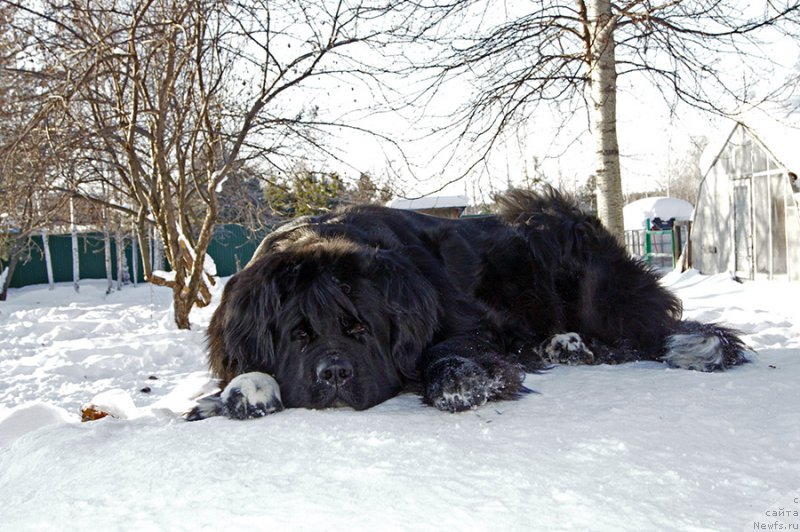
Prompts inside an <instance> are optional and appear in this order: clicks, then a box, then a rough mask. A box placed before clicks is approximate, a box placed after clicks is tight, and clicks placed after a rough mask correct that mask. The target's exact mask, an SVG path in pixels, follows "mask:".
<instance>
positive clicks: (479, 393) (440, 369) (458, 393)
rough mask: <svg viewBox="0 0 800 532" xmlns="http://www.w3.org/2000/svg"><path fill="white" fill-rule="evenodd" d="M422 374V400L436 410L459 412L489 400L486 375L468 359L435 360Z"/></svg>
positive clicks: (488, 383)
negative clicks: (423, 379)
mask: <svg viewBox="0 0 800 532" xmlns="http://www.w3.org/2000/svg"><path fill="white" fill-rule="evenodd" d="M426 373H427V375H426V377H427V378H426V382H425V392H424V397H423V398H424V400H425V402H426V403H428V404H430V405H432V406H435V407H436V408H438V409H439V410H445V411H447V412H461V411H462V410H468V409H470V408H475V407H478V406H481V405H483V404H484V403H486V401H488V400H489V396H490V393H491V385H490V378H489V374H488V372H487V371H486V370H485V369H483V368H482V367H481V366H480V365H478V364H477V363H475V362H473V361H472V360H470V359H468V358H464V357H460V356H450V357H445V358H442V359H439V360H437V361H436V362H435V363H434V364H433V365H431V367H430V368H428V370H427V372H426Z"/></svg>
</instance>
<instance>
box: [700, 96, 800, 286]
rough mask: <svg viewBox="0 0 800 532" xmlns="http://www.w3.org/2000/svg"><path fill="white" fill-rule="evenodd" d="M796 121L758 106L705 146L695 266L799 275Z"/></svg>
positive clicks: (741, 273) (749, 274) (751, 275)
mask: <svg viewBox="0 0 800 532" xmlns="http://www.w3.org/2000/svg"><path fill="white" fill-rule="evenodd" d="M782 114H784V115H785V113H782ZM797 126H800V121H797V120H796V119H795V120H794V121H792V117H791V115H789V116H783V117H780V116H776V114H774V113H773V114H769V113H767V112H765V111H763V110H760V109H756V110H752V111H750V112H748V113H746V114H745V115H743V116H742V117H741V118H740V119H739V120H737V121H735V122H734V123H732V125H731V127H730V128H729V129H728V130H727V131H725V134H724V135H723V136H721V137H720V138H719V139H716V141H712V144H711V145H710V146H709V148H708V149H706V151H705V153H704V154H703V158H702V160H701V168H702V169H703V170H704V177H703V180H702V183H701V185H700V188H699V191H698V196H697V200H696V202H695V215H694V223H693V228H692V234H691V245H692V266H693V267H695V268H697V269H698V270H700V271H701V272H702V273H707V274H713V273H720V272H731V273H732V274H734V275H736V276H737V277H739V278H741V279H757V278H765V279H788V280H792V281H797V280H800V212H798V197H797V191H798V189H797V184H796V181H797V173H798V172H800V128H799V127H797Z"/></svg>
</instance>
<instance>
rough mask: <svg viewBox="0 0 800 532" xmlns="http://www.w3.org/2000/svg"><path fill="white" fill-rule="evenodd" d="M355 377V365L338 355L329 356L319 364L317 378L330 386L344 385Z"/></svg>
mask: <svg viewBox="0 0 800 532" xmlns="http://www.w3.org/2000/svg"><path fill="white" fill-rule="evenodd" d="M352 377H353V365H352V364H351V363H350V361H349V360H347V359H344V358H341V357H338V356H335V355H334V356H327V357H325V358H323V359H322V360H320V361H319V364H317V378H318V379H319V380H320V381H321V382H324V383H326V384H328V385H330V386H342V385H343V384H344V383H345V382H347V381H349V380H350V379H351V378H352Z"/></svg>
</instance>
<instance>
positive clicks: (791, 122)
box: [700, 105, 800, 175]
mask: <svg viewBox="0 0 800 532" xmlns="http://www.w3.org/2000/svg"><path fill="white" fill-rule="evenodd" d="M739 125H741V126H743V127H745V128H747V130H748V131H750V132H751V133H752V134H753V135H754V136H755V137H756V138H757V139H759V140H760V141H761V143H762V144H763V145H764V147H765V148H766V149H767V150H768V151H769V152H770V153H771V154H772V156H773V157H774V158H775V160H776V161H777V162H778V163H779V164H781V165H783V166H785V167H786V168H787V169H789V170H791V171H793V172H795V173H800V113H798V112H797V111H794V112H791V111H787V110H786V109H785V108H782V107H779V106H777V105H770V106H766V105H762V106H760V107H752V108H750V109H749V110H747V111H744V112H742V113H740V114H739V115H737V116H736V117H734V118H733V119H731V120H730V121H729V127H727V128H724V129H723V130H722V131H723V133H722V134H720V135H719V136H718V137H716V138H713V139H711V142H710V143H709V145H708V147H707V148H706V149H705V150H704V151H703V154H702V155H701V157H700V169H701V170H702V172H703V175H705V174H707V173H708V171H709V170H710V169H711V167H712V166H713V165H714V163H715V162H716V160H717V158H718V157H719V155H720V154H721V153H722V150H723V149H724V148H725V145H726V144H727V143H728V141H729V140H730V138H731V135H732V134H733V132H734V131H735V130H736V127H737V126H739Z"/></svg>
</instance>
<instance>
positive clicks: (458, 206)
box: [389, 196, 469, 218]
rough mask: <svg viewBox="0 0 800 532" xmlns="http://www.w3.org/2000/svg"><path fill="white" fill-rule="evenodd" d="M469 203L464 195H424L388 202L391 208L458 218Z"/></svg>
mask: <svg viewBox="0 0 800 532" xmlns="http://www.w3.org/2000/svg"><path fill="white" fill-rule="evenodd" d="M467 205H469V198H467V197H466V196H425V197H422V198H416V199H396V200H392V202H391V203H389V207H391V208H392V209H401V210H405V211H416V212H421V213H423V214H430V215H431V216H438V217H440V218H458V217H459V216H461V213H463V212H464V209H466V208H467Z"/></svg>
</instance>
